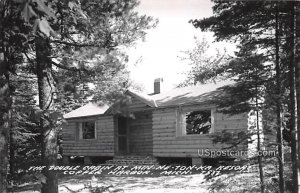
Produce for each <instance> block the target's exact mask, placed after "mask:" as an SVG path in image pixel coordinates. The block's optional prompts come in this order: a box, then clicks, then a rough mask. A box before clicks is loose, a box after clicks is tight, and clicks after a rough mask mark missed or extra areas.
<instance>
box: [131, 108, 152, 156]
mask: <svg viewBox="0 0 300 193" xmlns="http://www.w3.org/2000/svg"><path fill="white" fill-rule="evenodd" d="M134 115H135V119H131V120H130V121H129V152H130V153H131V154H134V155H152V154H153V133H152V112H151V111H148V112H137V113H135V114H134Z"/></svg>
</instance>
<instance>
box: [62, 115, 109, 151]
mask: <svg viewBox="0 0 300 193" xmlns="http://www.w3.org/2000/svg"><path fill="white" fill-rule="evenodd" d="M94 120H95V121H96V136H97V137H96V139H81V140H80V139H79V132H78V125H79V123H80V122H83V121H94ZM62 132H63V133H62V134H63V143H62V148H63V155H65V156H113V155H114V153H115V148H114V147H115V144H114V122H113V116H94V117H87V118H78V119H70V120H68V121H67V123H66V124H65V125H64V126H63V130H62Z"/></svg>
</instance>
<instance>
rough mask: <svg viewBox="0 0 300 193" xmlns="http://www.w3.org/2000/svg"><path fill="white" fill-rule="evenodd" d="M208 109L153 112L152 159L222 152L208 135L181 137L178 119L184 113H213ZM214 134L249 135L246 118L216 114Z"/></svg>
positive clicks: (214, 116)
mask: <svg viewBox="0 0 300 193" xmlns="http://www.w3.org/2000/svg"><path fill="white" fill-rule="evenodd" d="M211 108H212V107H205V106H190V107H182V108H181V109H179V108H175V107H174V108H165V109H157V110H155V111H154V112H153V118H152V120H153V155H154V156H157V157H199V155H198V149H220V148H221V147H222V146H221V145H214V144H213V143H212V140H211V138H210V137H209V134H205V135H197V134H196V135H180V134H179V133H180V132H178V129H180V125H181V124H179V120H178V117H179V115H180V113H181V112H183V111H184V112H188V111H195V110H201V109H211ZM212 119H213V129H214V132H218V131H222V130H224V129H226V130H228V131H230V130H232V131H234V130H235V131H237V130H245V131H247V128H248V123H247V114H241V115H235V116H228V115H224V114H222V113H217V112H215V111H214V112H213V116H212Z"/></svg>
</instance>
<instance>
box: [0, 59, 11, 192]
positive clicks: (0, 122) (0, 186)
mask: <svg viewBox="0 0 300 193" xmlns="http://www.w3.org/2000/svg"><path fill="white" fill-rule="evenodd" d="M4 58H5V57H4V54H3V53H0V65H1V66H0V69H1V70H2V71H1V72H0V192H1V193H7V172H8V132H9V117H10V106H11V102H10V97H9V96H10V92H9V75H8V66H7V65H8V64H7V63H6V61H5V59H4Z"/></svg>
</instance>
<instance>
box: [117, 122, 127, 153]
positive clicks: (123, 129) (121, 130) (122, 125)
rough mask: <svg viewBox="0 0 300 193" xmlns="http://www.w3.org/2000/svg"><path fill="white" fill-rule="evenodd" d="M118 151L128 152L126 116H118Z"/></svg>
mask: <svg viewBox="0 0 300 193" xmlns="http://www.w3.org/2000/svg"><path fill="white" fill-rule="evenodd" d="M117 138H118V147H117V148H118V153H119V154H127V153H128V120H127V118H126V117H118V137H117Z"/></svg>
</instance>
